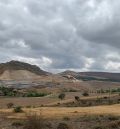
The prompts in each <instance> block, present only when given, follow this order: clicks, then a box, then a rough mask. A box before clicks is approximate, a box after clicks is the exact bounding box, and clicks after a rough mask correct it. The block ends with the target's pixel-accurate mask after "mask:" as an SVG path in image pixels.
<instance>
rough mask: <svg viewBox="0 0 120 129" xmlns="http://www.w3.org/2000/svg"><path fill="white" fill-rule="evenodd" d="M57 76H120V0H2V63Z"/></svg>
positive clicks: (0, 36)
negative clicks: (94, 73) (20, 63)
mask: <svg viewBox="0 0 120 129" xmlns="http://www.w3.org/2000/svg"><path fill="white" fill-rule="evenodd" d="M10 60H19V61H25V62H29V63H32V64H37V65H39V66H40V67H41V68H42V69H44V70H47V71H52V72H59V71H64V70H66V69H70V70H77V71H108V72H120V0H0V62H6V61H10Z"/></svg>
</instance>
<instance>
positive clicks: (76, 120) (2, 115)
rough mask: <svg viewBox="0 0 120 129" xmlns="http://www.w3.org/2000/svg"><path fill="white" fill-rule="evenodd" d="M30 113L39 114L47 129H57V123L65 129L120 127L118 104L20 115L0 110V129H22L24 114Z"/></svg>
mask: <svg viewBox="0 0 120 129" xmlns="http://www.w3.org/2000/svg"><path fill="white" fill-rule="evenodd" d="M32 113H33V114H36V115H40V114H41V115H42V117H43V118H44V120H45V122H50V123H51V124H49V126H50V128H48V129H58V128H57V126H58V125H59V123H65V124H66V125H68V128H65V129H119V127H120V123H119V122H120V104H116V105H109V106H94V107H74V108H67V107H62V108H60V107H41V108H23V112H22V113H14V112H13V109H0V129H23V126H21V124H23V123H24V122H25V121H26V114H32ZM32 120H33V119H32ZM16 123H17V124H18V126H16ZM20 123H21V124H20ZM31 124H32V123H31ZM13 125H14V126H13ZM114 126H115V127H114ZM29 129H30V128H29ZM40 129H41V128H40ZM42 129H44V128H42ZM45 129H46V128H45ZM62 129H64V128H62Z"/></svg>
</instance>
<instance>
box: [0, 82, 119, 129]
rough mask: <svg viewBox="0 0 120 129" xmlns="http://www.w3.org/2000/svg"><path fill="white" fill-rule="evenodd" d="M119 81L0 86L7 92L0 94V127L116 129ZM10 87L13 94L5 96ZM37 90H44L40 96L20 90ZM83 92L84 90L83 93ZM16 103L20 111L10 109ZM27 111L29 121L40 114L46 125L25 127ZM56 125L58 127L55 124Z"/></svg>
mask: <svg viewBox="0 0 120 129" xmlns="http://www.w3.org/2000/svg"><path fill="white" fill-rule="evenodd" d="M48 84H50V83H48ZM56 84H58V85H56ZM119 84H120V83H112V82H97V81H90V82H74V83H73V82H59V83H58V82H54V85H53V86H52V87H49V86H46V87H30V88H22V89H17V88H15V90H14V88H13V89H12V90H11V89H9V88H8V89H3V90H2V89H1V91H3V92H4V91H6V92H7V95H6V96H1V97H0V129H119V128H120V94H119V90H118V88H119V87H120V86H119ZM14 91H15V93H16V96H9V95H11V94H10V93H12V92H13V93H14ZM112 91H113V92H112ZM6 92H5V93H6ZM37 92H38V93H47V94H46V95H45V96H42V97H32V96H29V97H27V96H21V95H23V93H37ZM17 93H20V94H17ZM83 93H87V94H86V95H87V96H86V95H85V96H84V94H83ZM60 94H64V95H65V96H64V98H59V95H60ZM17 95H18V96H17ZM19 95H20V96H19ZM76 98H77V99H76ZM10 104H12V106H11V107H9V105H10ZM17 107H20V108H21V110H22V112H18V113H16V112H15V111H14V109H16V108H17ZM29 115H32V117H33V119H35V120H33V119H32V120H30V121H34V122H35V123H36V121H38V120H39V122H38V123H39V124H40V121H41V117H42V119H43V121H44V122H43V121H42V123H45V126H46V125H47V127H46V128H41V126H42V125H39V126H38V128H36V127H35V128H31V127H32V125H30V128H25V127H24V126H25V125H26V122H27V121H28V116H29ZM34 115H35V116H37V119H36V118H35V117H34ZM39 117H40V118H39ZM34 122H30V123H29V124H31V123H32V124H33V123H34ZM38 123H37V124H38ZM61 124H62V125H61ZM59 125H61V126H62V127H61V128H59ZM63 126H65V127H63Z"/></svg>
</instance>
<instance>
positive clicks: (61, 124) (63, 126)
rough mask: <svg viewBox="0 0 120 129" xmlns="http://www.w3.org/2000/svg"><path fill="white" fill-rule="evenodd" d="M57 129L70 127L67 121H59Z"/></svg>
mask: <svg viewBox="0 0 120 129" xmlns="http://www.w3.org/2000/svg"><path fill="white" fill-rule="evenodd" d="M57 129H69V127H68V125H67V124H66V123H59V125H58V127H57Z"/></svg>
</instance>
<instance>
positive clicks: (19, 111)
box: [14, 106, 23, 113]
mask: <svg viewBox="0 0 120 129" xmlns="http://www.w3.org/2000/svg"><path fill="white" fill-rule="evenodd" d="M14 112H15V113H21V112H23V110H22V107H21V106H17V107H15V108H14Z"/></svg>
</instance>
